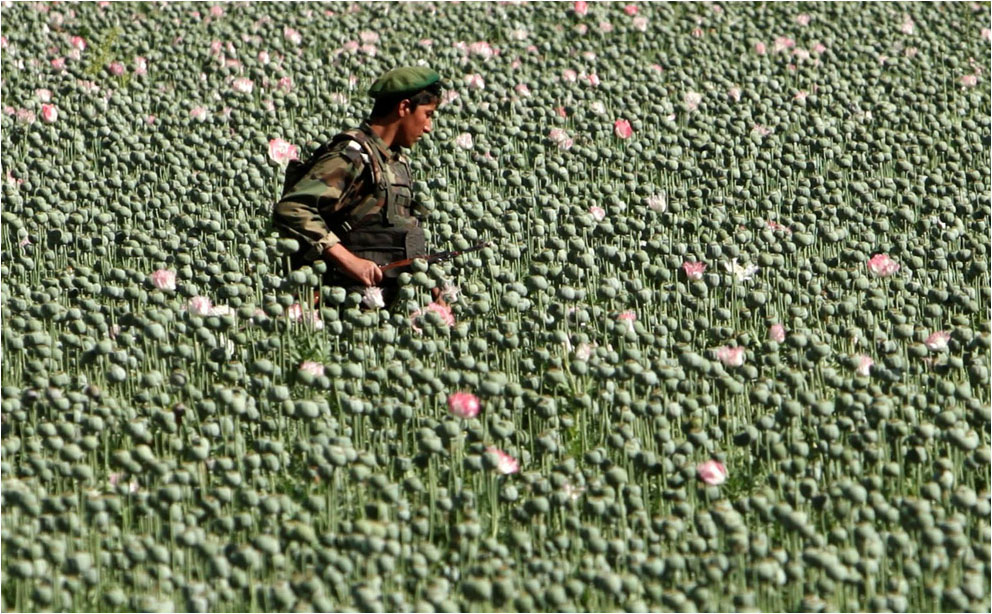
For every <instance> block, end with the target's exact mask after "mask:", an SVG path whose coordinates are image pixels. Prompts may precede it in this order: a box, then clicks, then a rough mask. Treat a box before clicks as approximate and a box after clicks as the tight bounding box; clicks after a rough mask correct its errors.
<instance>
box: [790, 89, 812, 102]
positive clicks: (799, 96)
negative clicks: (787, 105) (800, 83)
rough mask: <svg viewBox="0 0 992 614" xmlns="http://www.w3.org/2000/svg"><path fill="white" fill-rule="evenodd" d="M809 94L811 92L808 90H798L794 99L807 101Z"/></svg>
mask: <svg viewBox="0 0 992 614" xmlns="http://www.w3.org/2000/svg"><path fill="white" fill-rule="evenodd" d="M807 96H809V94H808V93H807V92H806V90H799V91H798V92H796V95H795V96H793V97H792V98H793V99H794V100H798V101H799V102H806V97H807Z"/></svg>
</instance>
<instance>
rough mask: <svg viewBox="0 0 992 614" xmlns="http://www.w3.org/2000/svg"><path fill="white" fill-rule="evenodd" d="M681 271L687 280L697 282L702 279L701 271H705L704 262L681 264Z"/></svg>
mask: <svg viewBox="0 0 992 614" xmlns="http://www.w3.org/2000/svg"><path fill="white" fill-rule="evenodd" d="M682 270H683V271H685V276H686V277H688V278H689V279H692V280H695V281H699V280H700V279H702V278H703V271H705V270H706V263H705V262H683V263H682Z"/></svg>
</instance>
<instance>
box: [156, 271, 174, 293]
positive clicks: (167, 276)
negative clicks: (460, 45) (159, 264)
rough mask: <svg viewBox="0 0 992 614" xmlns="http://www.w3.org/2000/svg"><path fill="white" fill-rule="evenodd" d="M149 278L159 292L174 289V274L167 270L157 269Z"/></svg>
mask: <svg viewBox="0 0 992 614" xmlns="http://www.w3.org/2000/svg"><path fill="white" fill-rule="evenodd" d="M151 277H152V284H153V285H154V286H155V287H156V288H158V289H159V290H175V289H176V274H175V273H174V272H172V271H170V270H168V269H159V270H157V271H155V272H154V273H152V275H151Z"/></svg>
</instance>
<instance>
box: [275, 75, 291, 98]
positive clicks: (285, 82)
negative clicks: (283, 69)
mask: <svg viewBox="0 0 992 614" xmlns="http://www.w3.org/2000/svg"><path fill="white" fill-rule="evenodd" d="M277 87H278V89H279V91H281V92H285V93H286V94H288V93H290V92H291V91H293V78H292V77H283V78H281V79H279V85H278V86H277Z"/></svg>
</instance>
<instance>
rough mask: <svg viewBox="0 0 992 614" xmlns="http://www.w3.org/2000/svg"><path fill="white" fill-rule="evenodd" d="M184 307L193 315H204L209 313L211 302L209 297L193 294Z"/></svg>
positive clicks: (211, 306)
mask: <svg viewBox="0 0 992 614" xmlns="http://www.w3.org/2000/svg"><path fill="white" fill-rule="evenodd" d="M186 308H187V310H189V312H190V313H192V314H193V315H196V316H201V317H204V316H208V315H210V310H211V309H212V308H213V304H212V303H211V301H210V297H207V296H194V297H192V298H190V299H189V302H188V303H187V307H186Z"/></svg>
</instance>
